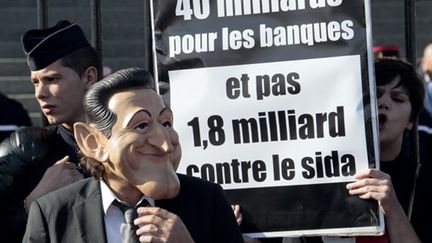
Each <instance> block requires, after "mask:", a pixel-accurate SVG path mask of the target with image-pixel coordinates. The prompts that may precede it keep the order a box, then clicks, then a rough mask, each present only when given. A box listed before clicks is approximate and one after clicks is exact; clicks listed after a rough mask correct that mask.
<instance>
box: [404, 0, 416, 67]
mask: <svg viewBox="0 0 432 243" xmlns="http://www.w3.org/2000/svg"><path fill="white" fill-rule="evenodd" d="M415 18H416V1H415V0H405V50H406V58H407V61H408V62H409V63H411V64H412V65H414V66H415V65H416V63H417V57H416V56H417V55H416V41H415V39H416V24H415Z"/></svg>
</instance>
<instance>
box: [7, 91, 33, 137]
mask: <svg viewBox="0 0 432 243" xmlns="http://www.w3.org/2000/svg"><path fill="white" fill-rule="evenodd" d="M0 110H1V113H0V142H1V141H3V140H4V139H5V138H7V137H8V136H9V135H10V134H11V133H12V132H13V131H15V130H17V129H18V128H20V127H28V126H31V125H32V123H31V120H30V116H29V115H28V113H27V111H26V110H25V109H24V107H23V106H22V105H21V104H20V103H19V102H17V101H15V100H13V99H10V98H8V97H7V96H6V95H4V94H2V93H0Z"/></svg>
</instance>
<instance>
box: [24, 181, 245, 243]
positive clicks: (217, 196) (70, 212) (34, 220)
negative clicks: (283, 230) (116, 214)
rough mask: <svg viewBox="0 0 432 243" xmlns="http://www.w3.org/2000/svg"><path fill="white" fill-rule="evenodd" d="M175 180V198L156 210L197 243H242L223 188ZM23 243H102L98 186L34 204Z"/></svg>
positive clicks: (80, 186)
mask: <svg viewBox="0 0 432 243" xmlns="http://www.w3.org/2000/svg"><path fill="white" fill-rule="evenodd" d="M178 176H179V179H180V185H181V187H180V193H179V194H178V195H177V197H175V198H174V199H170V200H160V201H156V206H158V207H161V208H164V209H166V210H168V211H170V212H172V213H175V214H176V215H177V216H179V217H180V218H181V219H182V221H183V223H184V224H185V225H186V227H187V228H188V230H189V233H190V234H191V236H192V238H193V239H194V240H195V242H196V243H212V242H214V243H231V242H232V243H235V242H243V239H242V237H241V233H240V229H239V227H238V226H237V223H236V221H235V217H234V214H233V212H232V209H231V207H230V205H229V203H228V201H227V200H226V197H225V194H224V192H223V190H222V188H221V187H220V186H219V185H217V184H214V183H210V182H207V181H204V180H201V179H197V178H193V177H190V176H185V175H180V174H179V175H178ZM23 242H58V243H60V242H68V243H69V242H91V243H98V242H101V243H102V242H106V234H105V225H104V219H103V209H102V201H101V192H100V186H99V182H98V181H95V180H94V179H92V178H89V179H85V180H83V181H80V182H77V183H74V184H72V185H70V186H67V187H64V188H62V189H60V190H57V191H55V192H52V193H49V194H47V195H45V196H43V197H41V198H39V199H37V200H36V201H34V202H33V203H32V206H31V208H30V212H29V219H28V222H27V228H26V233H25V235H24V240H23Z"/></svg>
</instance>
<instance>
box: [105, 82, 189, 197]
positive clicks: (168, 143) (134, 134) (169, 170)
mask: <svg viewBox="0 0 432 243" xmlns="http://www.w3.org/2000/svg"><path fill="white" fill-rule="evenodd" d="M109 109H110V110H111V111H113V112H114V113H115V114H116V115H117V121H116V123H115V124H114V126H113V128H112V135H111V137H110V138H109V139H108V140H107V143H108V144H107V146H105V148H106V149H105V151H106V153H108V155H109V156H108V161H107V163H104V164H105V169H106V172H107V176H108V178H113V177H114V178H118V180H114V183H129V184H131V185H133V186H135V187H136V188H138V189H139V190H140V191H141V192H142V193H143V194H144V195H145V196H148V197H151V198H153V199H156V200H160V199H169V198H174V197H175V196H177V194H178V192H179V191H180V183H179V180H178V177H177V174H176V170H177V167H178V164H179V162H180V157H181V148H180V144H179V138H178V135H177V132H176V131H175V130H174V129H173V127H172V123H173V114H172V112H171V110H170V109H169V108H167V107H166V106H165V105H164V104H163V102H162V99H161V98H160V96H159V95H158V94H157V93H156V92H154V91H152V90H147V89H137V90H131V91H125V92H120V93H117V94H115V95H113V96H112V97H111V99H110V101H109ZM111 183H113V182H111Z"/></svg>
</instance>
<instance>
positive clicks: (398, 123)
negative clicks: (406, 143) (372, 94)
mask: <svg viewBox="0 0 432 243" xmlns="http://www.w3.org/2000/svg"><path fill="white" fill-rule="evenodd" d="M398 81H399V77H396V78H395V79H394V80H393V81H392V82H391V83H389V84H388V85H385V86H378V87H377V97H378V113H379V130H380V144H381V147H383V146H389V145H390V146H391V144H394V143H395V142H396V143H402V138H403V133H404V131H405V129H407V128H408V129H410V128H411V126H412V123H411V121H410V115H411V109H412V108H411V102H410V99H409V98H410V97H409V94H408V91H407V90H406V89H405V88H403V87H402V86H397V84H398Z"/></svg>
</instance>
